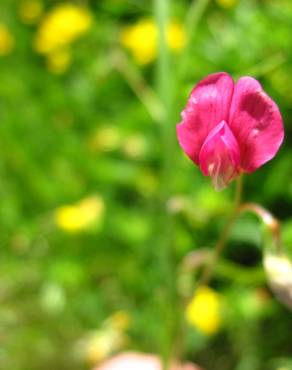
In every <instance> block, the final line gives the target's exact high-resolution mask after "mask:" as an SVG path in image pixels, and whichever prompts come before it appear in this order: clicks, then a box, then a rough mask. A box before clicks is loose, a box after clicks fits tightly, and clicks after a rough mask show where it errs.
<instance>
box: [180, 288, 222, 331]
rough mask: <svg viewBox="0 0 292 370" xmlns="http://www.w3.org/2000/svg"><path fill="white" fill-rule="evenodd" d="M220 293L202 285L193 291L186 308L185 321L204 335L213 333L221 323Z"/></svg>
mask: <svg viewBox="0 0 292 370" xmlns="http://www.w3.org/2000/svg"><path fill="white" fill-rule="evenodd" d="M220 306H221V303H220V295H219V294H218V293H216V292H215V291H214V290H213V289H211V288H209V287H207V286H203V287H199V288H198V289H197V291H196V292H195V294H194V296H193V298H192V300H191V302H190V303H189V304H188V306H187V308H186V318H187V321H188V322H189V323H190V324H191V325H193V326H194V327H196V328H197V329H199V330H200V331H201V332H202V333H204V334H206V335H211V334H214V333H216V332H217V331H218V329H219V327H220V325H221V314H220V309H221V307H220Z"/></svg>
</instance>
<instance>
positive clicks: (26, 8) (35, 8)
mask: <svg viewBox="0 0 292 370" xmlns="http://www.w3.org/2000/svg"><path fill="white" fill-rule="evenodd" d="M42 12H43V3H42V2H41V1H39V0H22V1H20V3H19V7H18V13H19V16H20V19H21V20H22V21H23V23H27V24H34V23H36V22H37V21H38V20H39V19H40V17H41V15H42Z"/></svg>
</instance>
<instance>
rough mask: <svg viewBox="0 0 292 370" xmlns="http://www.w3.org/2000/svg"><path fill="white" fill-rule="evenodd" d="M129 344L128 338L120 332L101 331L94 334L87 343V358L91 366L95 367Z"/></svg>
mask: <svg viewBox="0 0 292 370" xmlns="http://www.w3.org/2000/svg"><path fill="white" fill-rule="evenodd" d="M126 342H127V336H126V335H125V334H124V333H123V332H121V331H118V330H112V329H110V328H108V329H100V330H97V331H96V332H94V333H92V334H91V335H90V336H89V337H88V339H87V341H86V342H85V357H86V360H87V362H88V363H89V364H90V365H92V366H93V365H95V364H97V363H99V362H101V361H103V360H105V359H106V358H108V357H109V356H110V355H111V354H112V353H113V352H116V351H118V350H121V349H122V348H123V346H124V344H125V343H126Z"/></svg>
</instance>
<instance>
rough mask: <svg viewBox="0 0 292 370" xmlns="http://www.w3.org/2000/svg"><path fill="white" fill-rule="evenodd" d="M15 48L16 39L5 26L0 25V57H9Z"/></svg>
mask: <svg viewBox="0 0 292 370" xmlns="http://www.w3.org/2000/svg"><path fill="white" fill-rule="evenodd" d="M13 47H14V37H13V35H12V34H11V33H10V31H9V29H8V28H7V27H6V25H5V24H3V23H0V56H4V55H8V54H10V53H11V51H12V50H13Z"/></svg>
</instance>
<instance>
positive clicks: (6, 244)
mask: <svg viewBox="0 0 292 370" xmlns="http://www.w3.org/2000/svg"><path fill="white" fill-rule="evenodd" d="M21 3H22V5H23V4H24V1H17V0H2V1H1V4H0V24H5V25H6V26H7V28H8V29H9V32H10V34H11V35H12V37H13V39H14V47H13V49H12V50H11V51H10V52H7V55H3V56H0V81H1V82H0V197H1V206H0V230H1V238H0V257H1V258H0V328H1V329H0V368H3V369H4V368H7V369H8V368H9V369H11V370H22V369H31V370H34V369H35V370H36V369H40V368H41V369H54V368H56V369H57V368H58V369H60V370H67V369H68V370H69V369H70V370H74V369H80V368H89V367H90V366H93V363H94V362H95V359H96V358H95V357H94V356H93V357H92V355H91V357H90V356H89V355H88V350H87V349H86V348H87V347H86V343H87V342H86V338H87V337H88V335H89V333H91V332H93V331H98V330H99V329H100V328H101V327H102V325H103V322H104V321H105V320H106V318H108V317H109V316H111V315H112V314H113V313H114V312H116V311H121V310H122V311H125V312H127V313H128V314H129V316H130V317H131V323H130V327H129V329H128V332H127V336H128V339H127V340H126V341H125V343H124V344H123V345H122V348H126V349H127V348H130V349H139V350H143V351H149V352H159V351H160V350H161V348H160V347H161V336H163V335H164V334H163V333H161V330H159V329H158V328H159V327H160V326H161V325H163V320H162V319H163V318H164V317H163V315H164V313H165V315H166V318H165V320H166V322H168V323H169V322H173V316H172V315H174V314H175V310H176V311H177V312H178V313H179V314H180V315H181V316H183V314H184V312H183V307H182V305H181V304H180V303H179V301H178V298H177V297H176V296H175V297H174V296H173V295H172V293H173V292H171V289H170V290H169V285H173V284H175V283H174V281H175V276H174V273H175V272H178V271H179V263H180V261H181V259H182V258H183V257H184V256H185V255H186V254H187V253H188V252H190V251H192V250H197V249H199V248H200V247H203V246H204V247H205V246H208V247H213V245H214V242H215V241H216V238H217V237H218V233H219V230H220V228H221V227H222V225H223V222H224V220H225V217H226V215H227V213H228V211H229V210H230V209H231V206H232V195H233V190H232V188H230V189H228V190H225V191H224V192H223V193H219V194H217V193H215V192H214V191H213V189H212V188H211V186H210V184H209V179H207V178H205V177H203V176H202V175H201V173H200V172H199V170H198V168H195V167H194V166H193V164H192V163H191V162H190V161H189V160H187V159H186V158H185V157H184V155H183V154H182V153H181V151H180V150H179V148H178V145H177V143H176V141H175V139H173V140H170V141H171V143H170V145H171V146H172V147H171V150H170V151H169V152H168V153H172V155H171V156H170V157H171V158H169V163H165V156H166V152H165V147H166V146H167V145H165V136H167V135H169V133H170V137H171V136H172V137H173V138H174V135H175V123H176V122H178V121H179V119H180V118H179V112H180V110H182V108H183V107H184V104H185V101H186V97H187V96H188V94H189V92H190V89H191V88H192V86H193V85H194V84H195V83H196V82H197V81H198V80H199V79H201V78H202V77H203V76H205V75H206V74H208V73H211V72H214V71H219V70H226V71H228V72H230V73H231V74H232V75H234V76H235V77H237V76H241V75H244V74H251V75H253V76H254V77H256V78H259V79H260V81H261V83H262V84H263V85H264V87H265V89H266V90H267V91H268V92H269V94H270V95H271V96H273V98H274V99H275V100H276V101H277V103H278V105H279V107H280V109H281V111H282V113H283V117H284V122H285V128H286V140H285V143H284V145H283V147H282V149H281V151H280V153H279V154H278V155H277V157H276V158H275V159H274V160H273V161H272V162H271V163H268V164H267V165H265V166H264V167H263V168H262V169H260V170H259V171H257V172H256V173H255V174H253V175H252V176H246V179H245V193H244V197H245V199H246V200H252V201H256V202H258V203H262V204H263V205H264V206H265V207H267V208H269V209H270V210H271V211H272V212H273V213H274V214H275V215H276V217H278V218H280V219H281V221H282V225H283V231H284V242H285V244H286V246H287V248H288V251H289V252H290V254H291V255H292V222H291V217H292V211H291V210H292V177H291V174H292V146H291V141H292V121H291V112H292V98H291V96H292V95H291V91H290V87H291V85H292V59H291V57H292V54H291V53H292V52H291V44H292V32H291V24H292V6H291V2H290V0H278V1H272V0H261V1H260V0H253V1H252V0H241V1H234V2H233V3H234V4H233V5H232V6H230V7H229V8H224V7H222V3H223V1H217V2H215V1H209V4H208V6H207V9H206V10H205V12H204V13H203V15H202V18H201V19H200V21H199V23H198V25H197V28H196V30H195V31H196V32H194V34H193V35H192V38H191V40H192V42H191V43H190V45H189V46H188V49H187V54H186V55H185V57H181V54H180V53H179V52H178V53H170V66H171V69H170V70H171V75H169V76H167V78H168V79H169V83H170V86H171V88H172V89H173V91H174V92H173V94H174V96H175V99H174V101H175V102H174V104H173V106H172V107H171V109H172V111H171V117H170V119H169V121H167V122H163V125H164V126H165V125H169V126H168V127H169V133H168V134H166V135H165V132H164V130H163V129H162V128H161V122H162V120H161V119H160V118H159V117H160V114H161V109H162V110H163V107H162V108H161V105H160V104H161V102H160V100H159V98H158V97H157V96H158V94H156V92H155V91H156V90H159V89H160V88H161V86H160V87H159V88H158V89H156V86H157V85H159V83H157V79H156V78H157V73H156V71H157V69H156V62H157V57H155V58H154V60H153V61H152V62H150V63H149V64H144V65H140V64H137V61H136V60H135V58H134V56H133V54H132V53H131V51H129V50H126V49H125V46H123V44H122V43H121V37H120V34H121V32H122V30H123V29H124V28H125V27H126V26H129V25H131V24H134V23H135V22H137V21H138V20H139V19H142V18H145V17H146V18H149V17H154V14H153V7H152V4H150V2H149V1H142V0H141V1H138V0H137V1H136V0H129V1H121V0H99V1H84V2H83V1H80V2H75V3H78V4H79V5H80V4H81V5H84V4H83V3H86V4H87V5H88V9H89V11H90V14H91V16H92V24H91V26H90V28H89V29H88V30H87V32H85V33H84V34H82V35H81V36H80V37H78V38H76V40H74V41H73V42H72V43H71V44H70V45H68V50H67V46H66V52H68V53H69V54H70V57H71V62H70V63H69V64H68V65H62V66H61V67H62V68H61V69H60V65H59V69H58V68H57V69H54V68H53V69H52V68H51V69H50V68H49V69H48V60H47V58H49V56H46V55H41V54H38V53H37V51H36V50H35V48H34V46H33V45H34V39H35V37H36V34H37V32H38V29H39V27H40V25H41V22H42V17H45V15H46V14H48V12H49V11H51V10H52V9H53V8H54V7H55V6H56V5H57V4H59V2H58V1H49V0H47V1H43V3H42V5H43V14H42V15H40V16H39V18H37V17H36V19H35V20H34V21H31V22H27V21H25V18H24V15H23V14H21V10H20V4H21ZM27 3H28V2H27ZM72 3H73V2H72ZM171 3H172V4H171V9H170V14H171V17H172V18H174V19H175V20H176V21H177V22H181V23H182V22H183V21H184V17H185V16H186V13H187V12H188V9H189V8H188V7H189V5H190V2H189V1H186V0H184V1H178V0H173V1H172V2H171ZM230 3H232V2H230ZM220 4H221V5H220ZM23 6H24V5H23ZM28 23H31V24H28ZM190 32H192V27H190ZM0 33H1V32H0ZM59 37H60V35H59ZM1 42H3V41H1V35H0V51H1ZM4 42H5V40H4ZM4 46H5V45H4ZM160 82H161V81H160ZM148 86H150V89H148ZM153 86H154V87H153ZM152 88H153V90H152ZM166 100H167V98H166ZM166 106H167V101H166ZM168 114H170V112H168ZM165 168H166V170H165ZM165 183H167V186H165ZM92 197H98V199H101V202H102V204H103V207H104V208H103V211H100V215H99V217H100V219H98V220H97V219H96V217H95V216H96V215H95V212H97V211H96V209H95V208H94V207H95V205H91V206H88V207H89V208H90V207H93V209H94V210H95V211H94V210H93V211H92V212H93V216H94V217H95V222H93V223H90V222H89V223H90V225H89V226H88V225H86V227H80V229H79V230H73V231H72V230H71V231H70V230H69V231H68V229H66V228H64V227H62V226H60V224H58V220H57V217H56V212H58V211H60V209H61V207H63V206H66V207H67V206H68V205H69V206H72V207H73V208H74V210H73V212H76V214H77V213H78V212H81V211H80V209H81V208H82V205H80V202H82V200H86V199H88V198H90V199H93V198H92ZM166 198H167V199H166ZM94 199H95V198H94ZM94 204H95V203H94ZM80 207H81V208H80ZM90 209H91V208H90ZM166 209H167V211H165V210H166ZM67 211H68V210H67ZM71 211H72V209H71ZM71 211H70V212H71ZM84 212H87V208H86V210H85V211H84ZM88 212H91V211H88ZM70 214H71V213H70ZM78 214H79V213H78ZM74 215H75V213H74ZM86 215H87V213H86ZM167 215H171V216H170V220H169V219H168V216H167ZM70 217H73V216H70ZM74 217H75V216H74ZM84 217H87V216H83V214H82V216H80V219H78V222H83V221H84ZM94 217H93V218H94ZM80 220H81V221H80ZM70 222H72V221H70ZM76 222H77V221H76ZM87 226H88V227H87ZM168 234H169V235H170V237H169V235H168ZM169 239H171V240H169ZM260 241H261V240H260V232H259V229H258V224H257V221H256V220H255V219H253V218H245V217H243V218H242V219H240V220H239V221H238V222H237V224H236V228H235V229H234V232H233V234H232V237H231V240H230V243H229V245H228V248H227V249H226V251H225V254H224V259H223V260H222V262H221V263H219V264H218V268H217V269H216V275H215V279H214V286H215V287H216V289H217V290H218V291H219V292H220V294H221V295H222V297H223V300H224V307H225V309H224V315H225V316H224V319H223V321H222V325H221V327H220V329H219V331H218V333H216V334H214V335H213V336H204V335H203V334H201V333H199V332H198V331H196V330H195V329H194V328H188V329H187V332H188V334H187V338H186V341H185V343H186V347H185V348H184V350H183V354H182V355H183V357H184V358H187V359H189V360H193V361H194V362H197V363H199V364H200V365H201V366H203V367H205V368H206V369H210V370H211V369H216V370H221V369H222V370H223V369H224V370H228V369H236V370H242V369H249V370H251V369H252V370H257V369H258V370H266V369H271V370H276V369H279V370H280V369H282V370H283V369H291V366H292V365H291V363H292V350H291V343H290V342H291V341H290V333H291V330H292V316H291V314H290V312H289V311H288V310H287V309H286V308H284V307H282V306H281V305H280V303H278V302H277V301H276V300H275V299H274V297H273V296H272V295H271V293H270V291H269V289H268V287H267V285H266V281H265V278H264V275H263V271H262V267H261V243H260ZM168 242H170V243H171V244H172V246H173V247H172V249H171V251H167V250H165V246H164V244H165V243H168ZM169 276H171V279H169V278H168V277H169ZM166 297H168V298H169V299H170V301H169V302H168V301H166V304H168V305H170V306H173V307H174V309H173V311H174V312H169V310H166V311H165V302H164V301H165V299H166ZM168 315H169V316H168ZM172 330H173V331H175V329H173V328H170V330H169V332H172ZM162 341H163V340H162ZM113 350H114V351H115V350H118V348H113ZM98 351H101V350H100V348H97V349H96V352H98ZM94 353H95V352H94ZM96 356H97V355H96Z"/></svg>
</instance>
